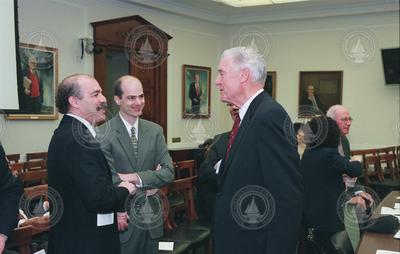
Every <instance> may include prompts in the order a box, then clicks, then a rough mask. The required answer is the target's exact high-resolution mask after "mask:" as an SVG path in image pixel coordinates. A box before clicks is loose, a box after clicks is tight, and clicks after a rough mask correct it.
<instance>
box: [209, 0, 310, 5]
mask: <svg viewBox="0 0 400 254" xmlns="http://www.w3.org/2000/svg"><path fill="white" fill-rule="evenodd" d="M213 1H214V2H219V3H223V4H227V5H230V6H233V7H248V6H258V5H271V4H284V3H293V2H305V1H309V0H213Z"/></svg>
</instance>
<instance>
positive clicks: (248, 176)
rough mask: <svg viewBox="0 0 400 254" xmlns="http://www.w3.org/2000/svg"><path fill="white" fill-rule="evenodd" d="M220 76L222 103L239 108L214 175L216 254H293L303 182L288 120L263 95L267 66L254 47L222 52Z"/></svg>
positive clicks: (218, 78)
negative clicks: (215, 177) (223, 153)
mask: <svg viewBox="0 0 400 254" xmlns="http://www.w3.org/2000/svg"><path fill="white" fill-rule="evenodd" d="M218 73H219V74H218V77H217V79H216V85H217V87H218V89H219V91H220V97H221V100H222V101H224V102H229V103H232V104H234V105H237V106H238V107H239V108H240V109H239V117H238V118H236V119H235V122H234V128H232V133H233V134H231V135H230V142H229V143H230V144H228V149H227V154H226V155H225V158H224V160H223V161H222V163H221V166H220V169H219V173H218V177H219V190H218V193H217V197H216V202H215V207H216V208H215V222H214V243H215V246H214V248H215V253H216V254H223V253H232V254H235V253H237V254H239V253H252V254H258V253H260V254H261V253H263V254H265V253H274V254H280V253H282V254H290V253H294V252H295V250H296V242H297V236H298V231H299V227H300V220H301V213H302V199H303V183H302V179H301V176H300V173H299V155H298V153H297V148H296V147H295V146H294V145H293V144H292V141H291V140H289V139H288V137H287V135H285V129H288V128H287V127H291V122H290V118H289V116H288V115H287V113H286V112H285V110H284V109H283V108H282V107H281V106H280V105H279V104H278V103H277V102H275V101H274V100H273V99H272V98H271V96H269V95H268V94H267V93H266V92H265V91H263V87H264V82H265V77H266V66H265V62H264V59H263V57H262V55H260V54H259V53H258V52H257V51H256V50H255V49H253V48H245V47H240V48H232V49H228V50H226V51H225V52H224V53H223V54H222V57H221V60H220V63H219V67H218ZM285 124H288V125H289V126H286V125H285ZM285 127H286V128H285Z"/></svg>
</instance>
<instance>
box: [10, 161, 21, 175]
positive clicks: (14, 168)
mask: <svg viewBox="0 0 400 254" xmlns="http://www.w3.org/2000/svg"><path fill="white" fill-rule="evenodd" d="M10 170H11V173H12V174H13V175H14V176H17V174H18V173H22V172H24V163H23V162H17V163H12V164H10Z"/></svg>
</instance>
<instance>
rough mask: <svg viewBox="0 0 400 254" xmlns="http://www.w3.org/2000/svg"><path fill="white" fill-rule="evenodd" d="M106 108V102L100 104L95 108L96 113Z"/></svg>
mask: <svg viewBox="0 0 400 254" xmlns="http://www.w3.org/2000/svg"><path fill="white" fill-rule="evenodd" d="M107 107H108V104H107V102H102V103H101V104H100V105H99V106H97V107H96V111H100V110H102V109H104V110H106V109H107Z"/></svg>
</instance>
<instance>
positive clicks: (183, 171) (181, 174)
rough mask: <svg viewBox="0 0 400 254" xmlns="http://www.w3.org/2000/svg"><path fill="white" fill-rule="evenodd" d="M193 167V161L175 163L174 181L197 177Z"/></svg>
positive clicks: (194, 164)
mask: <svg viewBox="0 0 400 254" xmlns="http://www.w3.org/2000/svg"><path fill="white" fill-rule="evenodd" d="M195 166H196V163H195V161H194V160H185V161H177V162H175V179H182V178H186V177H192V176H195V175H197V174H196V168H195Z"/></svg>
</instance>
